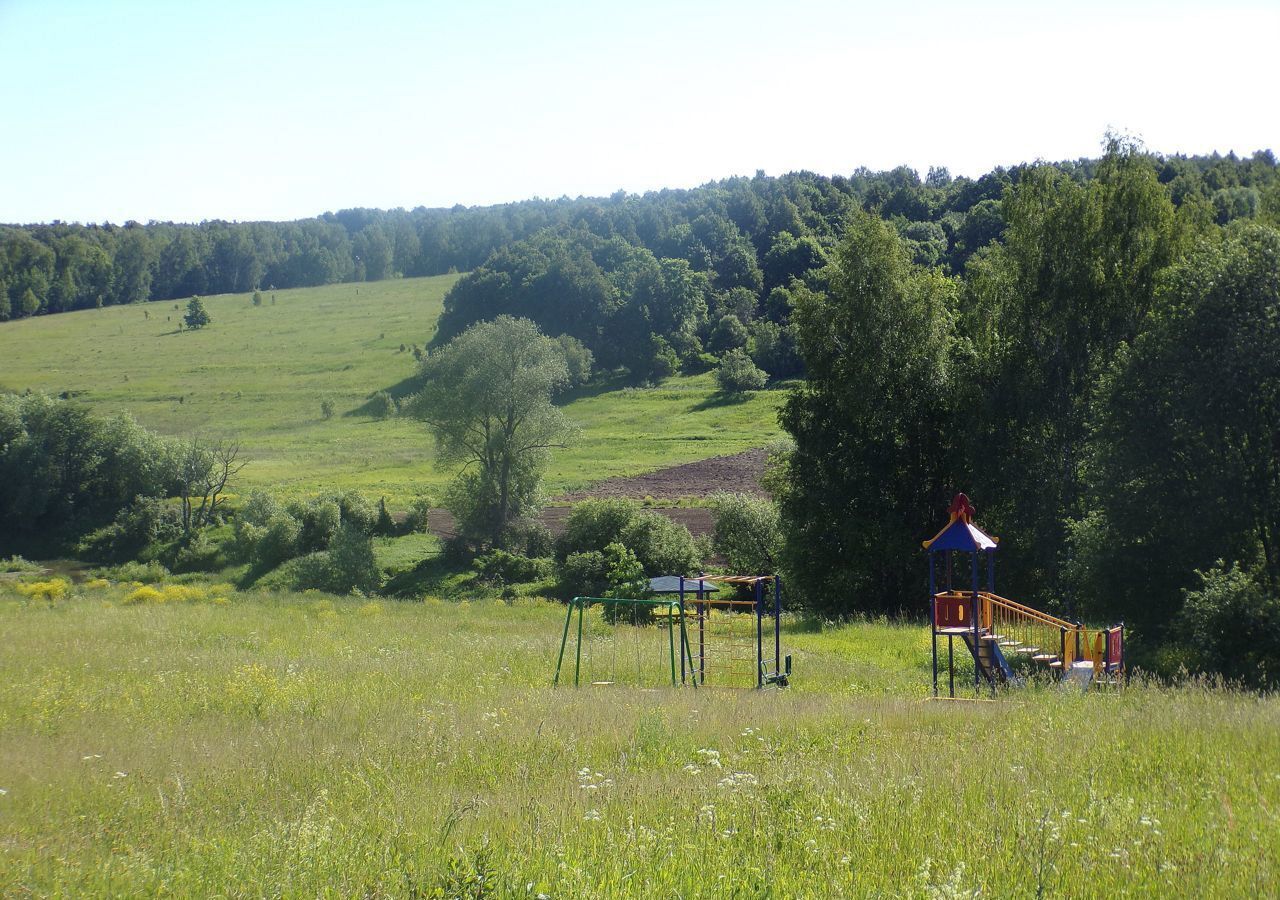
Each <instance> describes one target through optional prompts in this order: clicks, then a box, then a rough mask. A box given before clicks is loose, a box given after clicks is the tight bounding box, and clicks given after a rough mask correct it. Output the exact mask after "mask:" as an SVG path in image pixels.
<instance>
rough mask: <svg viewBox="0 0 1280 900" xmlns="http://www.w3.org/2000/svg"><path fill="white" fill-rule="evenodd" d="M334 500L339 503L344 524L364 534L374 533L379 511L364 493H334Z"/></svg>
mask: <svg viewBox="0 0 1280 900" xmlns="http://www.w3.org/2000/svg"><path fill="white" fill-rule="evenodd" d="M333 501H334V502H335V503H337V504H338V512H339V513H340V515H341V519H342V524H344V525H350V526H351V527H352V528H355V529H356V530H357V531H359V532H360V533H362V534H373V532H374V528H375V527H376V526H377V523H378V512H377V510H375V509H374V507H373V504H372V503H370V502H369V500H368V499H367V498H366V497H365V496H364V495H363V494H359V493H357V492H355V491H343V492H342V493H341V494H336V495H334V497H333Z"/></svg>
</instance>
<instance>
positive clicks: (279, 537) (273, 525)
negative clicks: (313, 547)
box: [250, 513, 302, 569]
mask: <svg viewBox="0 0 1280 900" xmlns="http://www.w3.org/2000/svg"><path fill="white" fill-rule="evenodd" d="M301 536H302V526H301V525H300V524H299V523H298V520H297V519H295V518H294V517H293V516H291V515H289V514H287V513H279V514H277V515H275V516H272V517H271V520H270V521H269V522H267V524H266V525H265V526H264V527H263V528H262V531H261V533H260V534H259V535H257V539H256V540H255V541H254V544H253V551H252V554H251V556H250V559H251V560H252V561H253V564H254V566H255V567H256V568H259V569H274V568H275V567H276V566H278V565H280V564H281V563H282V562H284V561H285V560H288V559H292V558H293V557H295V556H297V555H298V548H299V546H300V544H299V538H301Z"/></svg>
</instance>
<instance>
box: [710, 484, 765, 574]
mask: <svg viewBox="0 0 1280 900" xmlns="http://www.w3.org/2000/svg"><path fill="white" fill-rule="evenodd" d="M711 508H712V510H713V511H714V513H715V521H716V530H715V539H714V543H713V544H712V546H713V548H714V550H715V552H716V554H717V555H719V556H721V557H723V558H724V560H725V563H726V564H727V565H728V567H729V570H730V571H731V572H738V573H741V574H743V575H748V574H749V575H765V574H769V573H772V572H774V571H776V568H777V565H778V560H779V558H780V554H781V550H782V521H781V519H780V517H779V515H778V507H777V506H776V505H775V504H774V503H773V501H771V500H766V499H764V498H762V497H749V496H747V495H745V494H730V493H718V494H714V495H712V497H711Z"/></svg>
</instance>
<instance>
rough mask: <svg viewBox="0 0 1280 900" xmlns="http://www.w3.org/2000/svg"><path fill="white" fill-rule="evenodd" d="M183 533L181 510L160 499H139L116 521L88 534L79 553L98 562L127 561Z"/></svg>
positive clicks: (126, 508) (122, 512)
mask: <svg viewBox="0 0 1280 900" xmlns="http://www.w3.org/2000/svg"><path fill="white" fill-rule="evenodd" d="M181 531H182V522H181V519H180V517H179V515H178V512H177V510H175V509H173V508H172V507H169V506H166V505H165V503H164V501H163V500H160V499H159V498H156V497H136V498H135V499H134V501H133V502H132V503H131V504H129V505H128V506H126V507H125V508H124V509H122V510H120V512H119V513H118V514H117V515H116V519H115V521H114V522H112V523H111V524H110V525H107V526H105V527H103V528H99V529H98V530H96V531H93V532H91V533H90V534H88V535H86V536H85V537H84V538H83V539H82V540H81V541H80V544H79V546H78V547H77V553H78V554H79V555H80V556H81V557H83V558H85V559H90V560H93V561H95V562H124V561H126V560H129V559H133V558H135V557H137V556H138V554H140V553H141V552H142V551H143V549H145V548H146V547H147V546H148V545H150V544H152V543H156V542H161V541H172V540H174V539H175V538H177V536H178V535H179V533H180V532H181Z"/></svg>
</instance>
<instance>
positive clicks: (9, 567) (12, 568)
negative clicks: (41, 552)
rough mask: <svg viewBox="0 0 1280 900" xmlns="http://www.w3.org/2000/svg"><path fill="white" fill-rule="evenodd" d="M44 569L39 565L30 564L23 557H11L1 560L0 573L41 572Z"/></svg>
mask: <svg viewBox="0 0 1280 900" xmlns="http://www.w3.org/2000/svg"><path fill="white" fill-rule="evenodd" d="M43 569H44V567H43V566H41V565H40V564H38V563H33V562H28V561H27V560H25V559H23V558H22V557H21V556H16V555H15V556H10V557H9V558H8V559H0V572H40V571H43Z"/></svg>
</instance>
